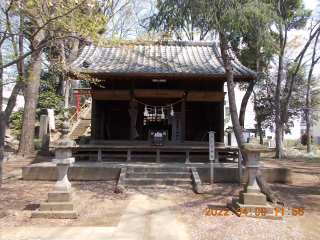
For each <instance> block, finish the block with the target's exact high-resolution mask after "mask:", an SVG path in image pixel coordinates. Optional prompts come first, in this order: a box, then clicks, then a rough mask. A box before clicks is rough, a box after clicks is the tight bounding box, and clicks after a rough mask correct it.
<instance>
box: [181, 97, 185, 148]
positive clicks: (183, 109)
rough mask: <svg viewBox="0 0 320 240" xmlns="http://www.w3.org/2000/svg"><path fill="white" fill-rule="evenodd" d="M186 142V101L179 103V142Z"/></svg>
mask: <svg viewBox="0 0 320 240" xmlns="http://www.w3.org/2000/svg"><path fill="white" fill-rule="evenodd" d="M185 141H186V100H185V99H183V101H182V102H181V142H185Z"/></svg>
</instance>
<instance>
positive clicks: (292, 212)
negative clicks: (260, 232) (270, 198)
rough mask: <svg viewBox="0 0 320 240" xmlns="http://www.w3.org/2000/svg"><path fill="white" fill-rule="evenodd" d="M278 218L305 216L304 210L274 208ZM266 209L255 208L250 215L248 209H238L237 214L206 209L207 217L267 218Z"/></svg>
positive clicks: (227, 210) (222, 209) (223, 209)
mask: <svg viewBox="0 0 320 240" xmlns="http://www.w3.org/2000/svg"><path fill="white" fill-rule="evenodd" d="M274 213H275V215H276V216H278V215H279V216H303V214H304V210H303V208H291V209H290V208H274ZM266 214H267V209H266V208H255V210H254V213H248V211H247V208H244V209H241V208H237V213H236V214H235V213H233V212H232V211H230V210H229V208H227V207H225V208H222V207H220V208H206V214H205V215H206V216H230V215H238V216H240V215H253V216H266Z"/></svg>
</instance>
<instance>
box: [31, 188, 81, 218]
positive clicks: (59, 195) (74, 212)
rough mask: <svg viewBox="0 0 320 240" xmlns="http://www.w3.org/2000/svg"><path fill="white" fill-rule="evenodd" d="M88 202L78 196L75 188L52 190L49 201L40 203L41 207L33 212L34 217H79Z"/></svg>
mask: <svg viewBox="0 0 320 240" xmlns="http://www.w3.org/2000/svg"><path fill="white" fill-rule="evenodd" d="M85 207H86V202H85V201H84V200H82V199H81V197H80V196H76V190H75V189H74V188H71V189H69V190H68V191H52V192H49V193H48V201H47V202H44V203H42V204H41V205H40V209H38V210H36V211H34V212H32V213H31V217H32V218H73V219H74V218H78V215H79V214H80V213H82V212H83V210H84V209H85Z"/></svg>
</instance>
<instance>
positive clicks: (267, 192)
mask: <svg viewBox="0 0 320 240" xmlns="http://www.w3.org/2000/svg"><path fill="white" fill-rule="evenodd" d="M256 179H257V183H258V185H259V187H260V189H261V192H262V193H263V194H264V195H266V196H267V200H268V201H269V202H272V203H274V202H276V200H277V198H276V195H275V194H274V192H273V191H272V189H271V188H270V187H269V185H268V183H267V182H266V181H265V180H264V178H263V176H262V174H261V172H260V170H259V171H258V173H257V176H256Z"/></svg>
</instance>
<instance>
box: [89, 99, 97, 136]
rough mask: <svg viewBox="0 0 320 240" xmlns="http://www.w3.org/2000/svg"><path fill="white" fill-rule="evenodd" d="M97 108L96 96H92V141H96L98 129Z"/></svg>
mask: <svg viewBox="0 0 320 240" xmlns="http://www.w3.org/2000/svg"><path fill="white" fill-rule="evenodd" d="M96 108H97V102H96V100H95V99H94V98H92V105H91V137H90V138H91V142H94V139H95V130H96V117H95V115H96Z"/></svg>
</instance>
